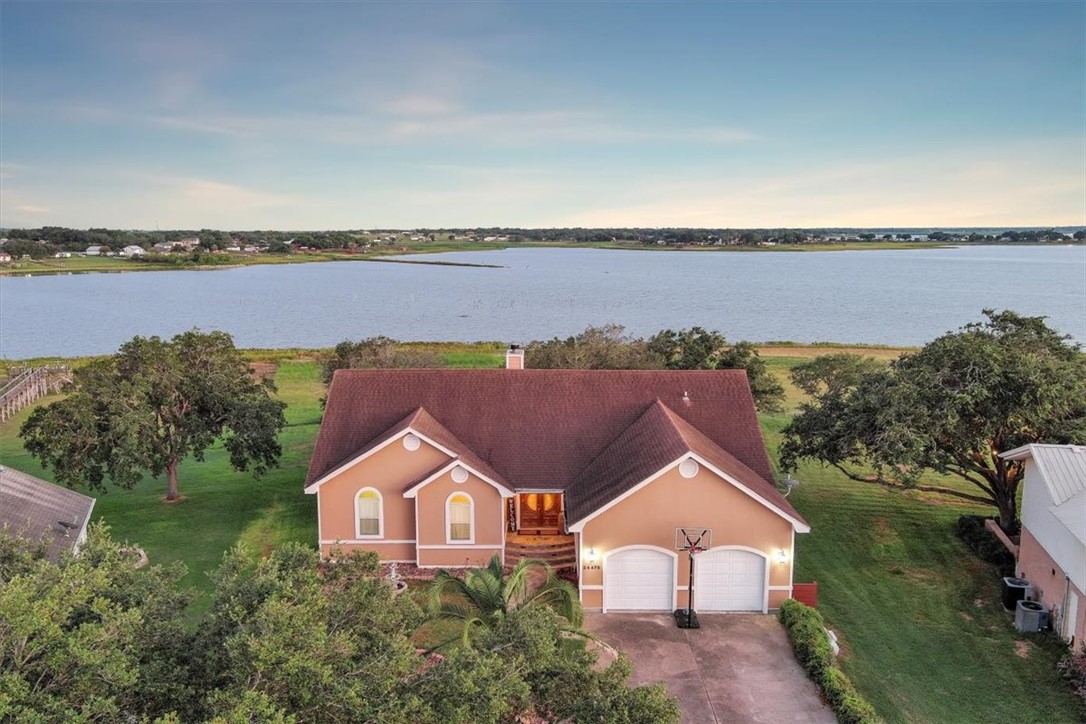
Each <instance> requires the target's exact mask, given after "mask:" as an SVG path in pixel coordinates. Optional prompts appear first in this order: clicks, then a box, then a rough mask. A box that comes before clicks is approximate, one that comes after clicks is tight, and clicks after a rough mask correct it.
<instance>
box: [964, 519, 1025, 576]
mask: <svg viewBox="0 0 1086 724" xmlns="http://www.w3.org/2000/svg"><path fill="white" fill-rule="evenodd" d="M985 520H986V518H984V517H983V516H980V515H963V516H961V517H959V518H958V522H957V523H955V524H954V534H955V535H957V536H958V537H959V538H961V539H962V542H964V543H965V544H966V545H967V546H968V547H969V550H971V551H973V554H974V555H976V556H977V558H980V559H981V560H982V561H987V562H988V563H991V564H992V565H993V566H995V567H996V568H997V569H999V575H1000V576H1013V575H1014V555H1012V554H1011V552H1010V551H1008V550H1007V548H1006V547H1005V546H1004V545H1003V543H1002V542H1000V540H999V538H996V536H995V534H994V533H993V532H992V531H990V530H988V529H987V528H985V527H984V521H985Z"/></svg>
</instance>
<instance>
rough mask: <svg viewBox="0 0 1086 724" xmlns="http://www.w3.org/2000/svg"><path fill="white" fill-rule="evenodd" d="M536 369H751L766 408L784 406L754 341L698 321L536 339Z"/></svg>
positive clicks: (528, 356)
mask: <svg viewBox="0 0 1086 724" xmlns="http://www.w3.org/2000/svg"><path fill="white" fill-rule="evenodd" d="M525 363H526V366H527V367H529V368H532V369H589V370H659V369H669V370H715V369H742V370H746V372H747V380H748V381H749V382H750V387H751V392H752V393H753V394H754V403H755V405H756V406H757V407H758V409H759V410H761V411H763V412H778V411H780V409H781V403H782V402H783V400H784V387H783V386H781V384H780V383H779V382H778V381H777V380H776V378H775V377H774V376H773V374H772V373H771V372H770V371H769V369H768V368H767V367H766V364H765V361H764V360H762V358H761V357H759V356H758V350H756V349H755V348H754V345H753V344H751V343H750V342H737V343H734V344H732V343H729V342H728V340H727V339H726V338H725V337H724V335H723V334H721V333H720V332H716V331H711V332H710V331H706V330H704V329H702V328H701V327H692V328H691V329H684V330H680V331H678V332H675V331H673V330H670V329H665V330H662V331H660V332H657V333H656V334H655V335H653V336H652V337H650V338H649V339H648V340H644V339H641V338H639V337H633V336H630V335H627V334H626V328H625V327H623V326H622V325H619V324H608V325H604V326H602V327H588V328H586V329H585V330H584V331H583V332H581V333H580V334H578V335H575V336H573V337H567V338H566V339H559V338H557V337H555V338H554V339H551V340H548V341H535V342H532V343H530V344H529V345H528V346H527V347H526V348H525Z"/></svg>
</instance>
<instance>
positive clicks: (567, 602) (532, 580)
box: [430, 554, 584, 645]
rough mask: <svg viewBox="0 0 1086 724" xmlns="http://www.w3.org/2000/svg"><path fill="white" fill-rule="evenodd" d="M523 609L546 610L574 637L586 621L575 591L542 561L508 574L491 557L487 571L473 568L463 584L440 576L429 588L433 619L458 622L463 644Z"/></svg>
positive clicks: (447, 575)
mask: <svg viewBox="0 0 1086 724" xmlns="http://www.w3.org/2000/svg"><path fill="white" fill-rule="evenodd" d="M540 577H542V579H543V580H542V581H540V582H539V583H538V585H536V582H537V581H539V579H540ZM527 606H546V607H547V608H550V609H551V610H552V611H554V612H555V613H557V614H558V615H559V616H561V617H562V618H564V619H565V620H566V621H568V622H569V625H570V629H569V630H570V631H572V632H579V629H580V626H581V623H582V622H583V620H584V614H583V611H582V609H581V602H580V600H579V599H578V596H577V589H576V588H574V586H573V585H572V584H571V583H570V582H569V581H564V580H562V579H561V578H558V577H557V576H556V575H554V571H553V570H552V569H551V567H550V566H549V565H547V564H546V563H544V562H543V561H537V560H529V559H525V560H521V561H520V562H519V563H517V564H516V565H515V566H513V568H512V569H510V570H509V572H508V573H506V572H505V568H504V566H502V561H501V557H500V556H499V555H498V554H494V556H493V557H492V558H491V559H490V562H489V563H488V564H487V566H486V568H473V569H471V570H469V571H468V572H467V573H465V574H464V577H463V578H458V577H457V576H455V575H453V574H452V573H450V572H449V571H447V570H445V569H444V568H442V569H440V570H438V572H437V573H436V574H435V575H434V582H433V585H432V586H431V588H430V612H431V614H432V615H433V616H434V618H436V619H441V620H446V621H458V622H460V623H461V624H462V630H461V632H460V637H461V638H462V639H463V641H464V642H465V643H467V641H468V640H469V639H470V638H471V635H472V633H473V632H474V631H475V630H477V629H479V628H487V629H489V628H492V627H493V626H494V625H496V624H497V623H498V622H499V621H501V620H502V619H503V618H504V617H505V615H506V614H508V613H509V612H510V611H512V610H513V609H516V608H525V607H527ZM453 640H455V639H453ZM445 643H449V642H448V641H446V642H445ZM442 645H444V644H442Z"/></svg>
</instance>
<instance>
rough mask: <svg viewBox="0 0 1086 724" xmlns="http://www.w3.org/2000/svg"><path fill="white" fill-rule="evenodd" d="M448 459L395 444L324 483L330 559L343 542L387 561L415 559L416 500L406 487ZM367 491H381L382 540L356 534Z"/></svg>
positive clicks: (324, 548) (324, 535)
mask: <svg viewBox="0 0 1086 724" xmlns="http://www.w3.org/2000/svg"><path fill="white" fill-rule="evenodd" d="M449 459H450V458H449V456H448V455H446V454H445V453H443V452H441V451H440V450H438V449H437V448H435V447H432V446H430V445H428V444H427V443H425V442H423V443H422V444H421V445H420V446H419V448H418V449H417V450H414V451H409V450H407V449H405V448H404V446H403V444H402V441H400V440H395V441H393V442H392V443H390V444H389V445H387V446H386V447H384V448H382V449H381V450H378V451H377V452H375V453H373V454H372V455H371V456H370V457H368V458H367V459H365V460H363V461H362V462H360V463H358V464H357V465H355V466H353V467H351V468H349V469H347V470H345V471H343V472H342V473H340V474H339V475H337V476H335V477H334V478H332V479H330V480H328V481H327V482H325V483H323V484H322V485H321V486H320V488H319V492H318V494H317V500H318V505H317V515H318V517H319V522H320V524H319V530H320V542H321V553H322V554H324V555H326V556H327V555H330V554H331V551H332V549H333V548H335V547H336V544H338V546H339V547H340V548H342V549H344V550H373V551H377V553H378V554H379V555H380V556H381V558H383V559H385V560H414V559H415V544H414V541H415V501H414V500H410V499H407V498H404V497H403V492H404V489H405V488H406V486H407V485H408V484H409V483H411V482H412V481H414V480H417V479H418V478H419V477H420V476H422V475H424V474H426V473H427V472H429V471H431V470H433V469H434V468H436V467H438V466H439V465H441V464H442V463H445V462H447V461H448V460H449ZM363 488H375V489H376V490H377V491H378V492H380V493H381V498H382V507H383V511H382V513H383V519H384V520H383V531H382V533H383V535H382V537H381V538H380V539H368V538H367V539H359V538H356V536H355V519H354V516H355V507H354V499H355V495H357V494H358V491H360V490H361V489H363ZM388 541H401V542H398V543H390V542H388Z"/></svg>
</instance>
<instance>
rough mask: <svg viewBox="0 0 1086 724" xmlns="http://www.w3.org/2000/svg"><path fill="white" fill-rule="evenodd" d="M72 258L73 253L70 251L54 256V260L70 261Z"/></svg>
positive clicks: (59, 252)
mask: <svg viewBox="0 0 1086 724" xmlns="http://www.w3.org/2000/svg"><path fill="white" fill-rule="evenodd" d="M71 256H72V252H70V251H58V252H57V253H56V254H53V258H54V259H70V258H71Z"/></svg>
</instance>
